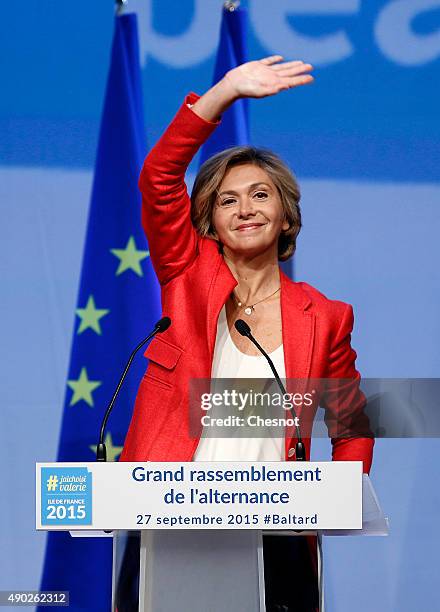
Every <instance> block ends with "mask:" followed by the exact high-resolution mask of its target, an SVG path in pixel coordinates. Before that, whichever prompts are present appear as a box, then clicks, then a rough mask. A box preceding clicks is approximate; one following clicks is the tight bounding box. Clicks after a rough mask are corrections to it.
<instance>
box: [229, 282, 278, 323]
mask: <svg viewBox="0 0 440 612" xmlns="http://www.w3.org/2000/svg"><path fill="white" fill-rule="evenodd" d="M280 289H281V287H278V289H277V290H276V291H274V292H273V293H271V294H270V295H267V296H266V297H265V298H263V299H262V300H259V301H258V302H254V304H250V305H249V306H246V305H243V302H242V301H241V298H240V296H238V299H237V298H236V296H235V293H234V291H233V292H232V294H233V296H234V297H235V298H236V300H237V306H239V307H240V308H244V312H245V313H246V314H247V315H248V316H251V314H252V313H253V311H254V310H255V308H254V307H255V306H256V305H257V304H260V303H261V302H264V300H268V299H269V298H270V297H272V296H273V295H275V293H278V291H279V290H280Z"/></svg>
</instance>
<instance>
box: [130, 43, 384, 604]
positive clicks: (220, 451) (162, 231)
mask: <svg viewBox="0 0 440 612" xmlns="http://www.w3.org/2000/svg"><path fill="white" fill-rule="evenodd" d="M311 70H312V66H311V65H310V64H305V63H303V62H300V61H295V62H283V61H282V57H281V56H278V55H277V56H272V57H268V58H265V59H262V60H260V61H253V62H248V63H246V64H243V65H241V66H239V67H238V68H235V69H233V70H231V71H229V72H228V73H227V74H226V75H225V77H224V78H223V79H222V80H221V81H219V82H218V83H217V84H216V85H215V86H214V87H212V88H211V89H210V90H209V91H208V92H207V93H205V94H204V95H203V96H202V97H198V96H196V95H195V94H190V95H189V96H188V97H187V99H186V100H185V103H184V104H183V105H182V107H181V108H180V110H179V111H178V113H177V115H176V117H175V118H174V120H173V121H172V123H171V124H170V126H169V127H168V129H167V130H166V132H165V133H164V135H163V136H162V138H161V139H160V140H159V142H158V143H157V144H156V146H155V147H154V148H153V149H152V150H151V152H150V153H149V155H148V156H147V158H146V160H145V164H144V167H143V169H142V173H141V177H140V181H139V186H140V189H141V191H142V196H143V200H142V201H143V205H142V222H143V226H144V229H145V232H146V234H147V238H148V244H149V248H150V256H151V259H152V263H153V265H154V268H155V270H156V273H157V276H158V278H159V281H160V284H161V291H162V307H163V315H167V316H169V317H170V318H171V320H172V325H171V326H170V327H169V329H168V330H167V331H166V332H164V333H163V334H160V335H158V336H156V337H155V339H154V340H153V341H152V342H151V344H150V345H149V347H148V348H147V350H146V352H145V356H146V357H148V359H149V364H148V368H147V371H146V373H145V376H144V378H143V380H142V383H141V385H140V388H139V393H138V396H137V399H136V404H135V409H134V413H133V418H132V421H131V424H130V428H129V431H128V435H127V438H126V441H125V445H124V450H123V453H122V456H121V460H123V461H192V460H200V459H226V458H229V459H230V460H237V459H243V460H245V459H246V460H288V461H289V460H294V459H295V456H294V455H295V444H296V438H295V431H294V430H289V429H286V432H285V443H284V444H281V443H280V444H278V445H277V444H276V443H274V441H273V440H269V439H266V440H264V439H259V440H258V441H255V440H253V441H252V443H250V444H245V443H243V442H242V441H237V440H235V441H233V443H232V444H231V443H229V445H228V442H227V441H226V440H224V439H222V440H215V439H214V440H213V439H212V438H211V439H208V438H204V437H202V438H200V435H199V436H191V434H190V431H189V427H188V420H189V415H188V407H189V399H188V392H189V381H190V380H191V379H193V378H211V377H212V378H216V377H222V376H225V374H228V366H229V368H230V370H229V372H230V373H232V375H234V372H235V373H236V372H237V371H238V370H237V368H240V367H241V368H242V370H241V372H242V373H245V374H246V373H248V372H249V371H250V370H251V369H252V370H253V371H254V372H255V371H259V372H261V373H262V374H261V375H262V376H263V377H264V376H270V371H269V370H268V369H267V368H268V365H267V362H265V361H264V358H263V357H261V356H260V357H259V356H258V355H259V353H258V351H257V350H256V349H255V347H254V346H253V345H252V344H251V343H250V341H249V339H248V338H245V337H242V336H241V335H240V334H239V333H238V332H237V330H236V329H235V327H234V322H235V321H236V320H237V319H239V318H245V319H246V321H247V322H248V323H249V325H250V327H251V329H252V334H253V336H254V337H255V338H256V339H257V340H258V342H259V343H260V344H261V345H262V346H263V347H264V348H265V350H266V352H267V353H271V356H272V358H273V361H274V362H275V365H276V366H277V369H279V375H280V377H281V378H287V379H289V378H290V379H293V378H296V379H298V378H299V379H304V378H308V377H310V378H343V379H353V380H354V381H355V382H356V384H355V386H353V385H349V386H347V389H346V391H345V392H343V397H342V401H341V396H339V398H338V400H337V401H336V400H332V399H331V397H330V396H329V397H328V398H327V402H326V403H325V407H326V408H327V411H328V413H329V414H330V415H332V416H336V417H337V416H338V413H339V412H342V413H344V414H346V413H347V411H348V412H349V413H350V416H351V418H352V419H353V420H354V421H355V422H357V423H358V424H360V426H361V427H362V430H365V429H367V427H366V419H365V417H364V415H363V407H364V403H365V400H364V397H363V395H362V394H361V392H360V391H359V389H358V384H357V383H358V381H359V374H358V372H357V371H356V369H355V365H354V363H355V358H356V353H355V352H354V350H353V349H352V348H351V346H350V333H351V330H352V325H353V311H352V308H351V306H350V305H348V304H344V303H343V302H339V301H335V300H329V299H327V298H326V297H325V296H324V295H323V294H321V293H320V292H318V291H317V290H316V289H314V288H313V287H311V286H310V285H308V284H306V283H294V282H292V281H291V280H290V279H289V278H288V277H287V276H286V275H285V274H284V273H283V272H282V271H281V269H280V268H279V265H278V261H279V260H286V259H288V258H289V257H290V256H291V255H292V254H293V252H294V250H295V241H296V237H297V235H298V232H299V230H300V227H301V216H300V210H299V206H298V201H299V190H298V186H297V184H296V181H295V179H294V177H293V176H292V175H291V174H290V173H289V172H288V170H287V168H286V167H285V166H284V165H283V164H282V162H281V161H280V160H279V159H278V158H277V157H276V156H274V155H273V154H271V153H269V152H264V151H260V150H254V149H252V148H246V147H245V148H243V147H238V148H234V149H232V150H228V151H226V152H223V153H222V154H219V155H217V156H215V157H214V158H211V160H208V161H207V162H206V163H205V164H204V166H203V167H202V168H201V170H200V172H199V175H198V177H197V179H196V181H195V184H194V189H193V193H192V199H191V200H190V198H189V196H188V194H187V191H186V187H185V183H184V176H185V171H186V169H187V167H188V165H189V163H190V162H191V160H192V158H193V156H194V155H195V153H196V152H197V150H198V148H199V147H200V146H201V145H202V144H203V142H204V141H205V140H206V139H207V138H208V137H209V135H210V134H211V133H212V132H213V130H215V128H216V126H217V125H218V124H219V122H220V117H221V114H222V113H223V112H224V111H225V110H226V109H227V108H228V107H229V106H230V105H231V104H233V102H234V101H235V100H237V99H239V98H243V97H251V98H261V97H265V96H270V95H275V94H277V93H278V92H280V91H283V90H286V89H291V88H294V87H298V86H301V85H305V84H307V83H311V82H312V81H313V77H312V76H311V74H310V72H311ZM225 339H226V340H225ZM231 359H235V360H236V361H235V362H234V363H235V365H234V366H233V367H231ZM252 360H253V361H252ZM251 362H252V363H251ZM237 364H238V366H237ZM280 370H281V371H280ZM344 393H345V396H344ZM316 409H317V406H316V405H315V406H312V407H310V408H309V409H308V414H307V419H306V422H305V424H304V425H303V427H302V430H301V433H302V437H303V439H304V442H305V446H306V456H307V458H310V439H309V437H310V434H311V424H312V420H313V415H314V413H315V411H316ZM297 412H298V413H299V417H300V422H301V411H300V410H298V411H297ZM200 440H201V441H200ZM332 445H333V459H334V460H361V461H363V465H364V471H365V472H368V471H369V469H370V465H371V459H372V448H373V439H372V438H371V437H367V436H365V437H364V436H362V437H348V436H347V437H340V436H338V437H336V436H335V437H332ZM280 609H282V608H280ZM286 609H287V608H286Z"/></svg>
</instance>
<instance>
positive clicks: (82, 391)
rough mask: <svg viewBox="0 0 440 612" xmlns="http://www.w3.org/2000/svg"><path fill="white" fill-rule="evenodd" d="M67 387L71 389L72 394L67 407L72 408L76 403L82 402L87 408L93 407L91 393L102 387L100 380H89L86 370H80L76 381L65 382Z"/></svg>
mask: <svg viewBox="0 0 440 612" xmlns="http://www.w3.org/2000/svg"><path fill="white" fill-rule="evenodd" d="M67 385H68V386H69V387H70V388H71V389H72V391H73V394H72V398H71V400H70V404H69V406H74V405H75V404H76V403H77V402H79V401H81V400H84V401H85V402H86V403H87V404H88V405H89V406H93V405H94V404H93V397H92V393H93V391H94V390H95V389H96V388H97V387H99V386H100V385H102V382H101V381H100V380H89V377H88V376H87V369H86V368H81V374H80V375H79V378H78V379H76V380H75V379H72V380H68V381H67Z"/></svg>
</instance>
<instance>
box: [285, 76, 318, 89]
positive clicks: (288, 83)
mask: <svg viewBox="0 0 440 612" xmlns="http://www.w3.org/2000/svg"><path fill="white" fill-rule="evenodd" d="M314 80H315V79H314V78H313V77H312V75H311V74H302V75H300V76H295V77H290V78H286V79H283V89H291V88H292V87H298V85H308V84H309V83H313V81H314Z"/></svg>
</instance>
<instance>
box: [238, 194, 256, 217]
mask: <svg viewBox="0 0 440 612" xmlns="http://www.w3.org/2000/svg"><path fill="white" fill-rule="evenodd" d="M254 212H255V211H254V207H253V203H252V200H251V198H250V197H249V196H247V195H245V196H243V197H242V198H240V201H239V204H238V211H237V214H238V216H239V217H249V215H252V214H254Z"/></svg>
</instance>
